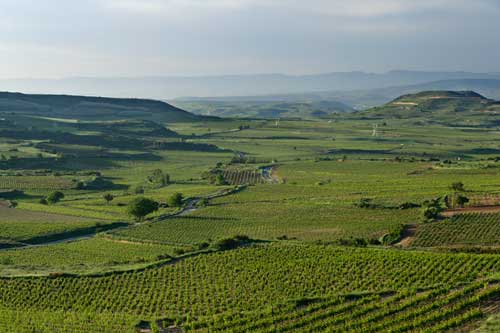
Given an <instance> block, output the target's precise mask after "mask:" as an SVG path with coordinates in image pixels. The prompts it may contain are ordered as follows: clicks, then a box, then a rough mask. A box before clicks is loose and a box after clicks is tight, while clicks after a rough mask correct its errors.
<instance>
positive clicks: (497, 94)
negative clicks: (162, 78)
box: [171, 79, 500, 116]
mask: <svg viewBox="0 0 500 333" xmlns="http://www.w3.org/2000/svg"><path fill="white" fill-rule="evenodd" d="M431 90H452V91H465V90H472V91H476V92H478V93H480V94H481V95H483V96H485V97H488V98H491V99H495V100H500V80H494V79H452V80H440V81H432V82H425V83H419V84H413V85H402V86H391V87H385V88H375V89H366V90H351V91H322V92H314V93H301V94H281V95H280V94H277V95H260V96H228V97H204V98H200V97H198V98H195V97H191V98H178V99H174V100H172V101H171V102H172V103H173V104H174V105H177V106H179V107H181V108H185V109H186V110H188V111H191V112H194V113H200V114H204V113H206V112H207V111H212V112H210V114H213V115H219V116H241V110H242V109H244V108H246V107H247V106H248V105H249V104H252V105H254V106H255V107H259V106H260V108H262V105H267V107H272V104H275V103H278V102H281V103H290V104H294V103H300V104H303V103H306V104H308V105H310V106H311V107H313V108H314V107H315V106H317V105H320V104H323V105H328V104H330V103H331V104H334V105H335V104H337V105H338V104H339V103H340V104H341V105H345V106H346V107H345V108H336V109H334V110H333V111H337V112H343V111H352V109H358V110H362V109H368V108H371V107H375V106H380V105H383V104H385V103H388V102H390V101H391V100H393V99H395V98H397V97H399V96H401V95H405V94H411V93H417V92H421V91H431ZM221 105H224V106H225V107H224V108H223V109H220V106H221ZM228 105H230V106H232V107H233V110H232V112H231V110H229V107H228ZM320 110H321V111H331V110H322V109H320ZM247 116H248V115H247Z"/></svg>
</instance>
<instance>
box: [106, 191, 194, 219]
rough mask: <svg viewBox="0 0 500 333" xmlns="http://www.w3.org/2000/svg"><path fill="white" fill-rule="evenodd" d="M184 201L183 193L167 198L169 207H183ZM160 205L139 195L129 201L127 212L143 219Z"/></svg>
mask: <svg viewBox="0 0 500 333" xmlns="http://www.w3.org/2000/svg"><path fill="white" fill-rule="evenodd" d="M105 200H106V198H105ZM183 203H184V196H183V195H182V193H174V194H173V195H172V196H170V197H169V198H168V200H167V205H168V207H182V205H183ZM159 207H160V203H158V202H157V201H155V200H153V199H149V198H145V197H137V198H135V199H134V200H132V201H131V202H130V203H129V205H128V208H127V213H128V214H129V215H131V216H133V217H134V218H135V219H136V220H139V221H141V220H143V219H144V217H146V216H147V215H149V214H151V213H153V212H156V211H157V210H158V208H159Z"/></svg>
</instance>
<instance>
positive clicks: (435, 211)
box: [422, 182, 469, 221]
mask: <svg viewBox="0 0 500 333" xmlns="http://www.w3.org/2000/svg"><path fill="white" fill-rule="evenodd" d="M450 190H451V193H450V194H447V195H445V196H444V197H439V198H436V199H432V200H428V201H425V202H424V204H423V205H422V206H423V207H424V218H425V220H426V221H434V220H436V219H439V218H440V217H441V213H442V212H443V211H444V210H445V209H446V208H448V209H451V208H457V207H458V208H463V207H464V206H465V204H467V203H468V202H469V198H467V196H465V194H464V192H465V185H464V184H463V183H462V182H455V183H452V184H451V185H450Z"/></svg>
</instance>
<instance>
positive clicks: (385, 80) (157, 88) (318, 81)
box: [0, 70, 500, 102]
mask: <svg viewBox="0 0 500 333" xmlns="http://www.w3.org/2000/svg"><path fill="white" fill-rule="evenodd" d="M456 79H488V80H500V74H499V73H491V74H490V73H470V72H424V71H401V70H399V71H390V72H386V73H381V74H377V73H366V72H334V73H326V74H312V75H284V74H257V75H222V76H192V77H181V76H158V77H124V78H120V77H115V78H112V77H108V78H106V77H102V78H98V77H96V78H92V77H73V78H63V79H3V80H0V90H3V91H21V92H25V93H46V94H62V93H64V94H75V95H93V96H112V97H140V98H154V99H174V98H178V97H183V96H194V97H203V96H218V97H220V96H251V95H275V94H296V93H308V92H321V91H350V90H368V89H379V88H387V87H393V86H401V85H414V84H421V83H426V82H431V81H438V80H456ZM340 101H341V102H343V101H342V100H340Z"/></svg>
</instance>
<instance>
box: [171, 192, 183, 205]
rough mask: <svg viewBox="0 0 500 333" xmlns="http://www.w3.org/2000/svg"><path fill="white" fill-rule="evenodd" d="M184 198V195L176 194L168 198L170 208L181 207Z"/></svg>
mask: <svg viewBox="0 0 500 333" xmlns="http://www.w3.org/2000/svg"><path fill="white" fill-rule="evenodd" d="M183 200H184V196H183V195H182V193H174V194H173V195H172V196H171V197H170V198H168V205H169V206H170V207H181V206H182V201H183Z"/></svg>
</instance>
